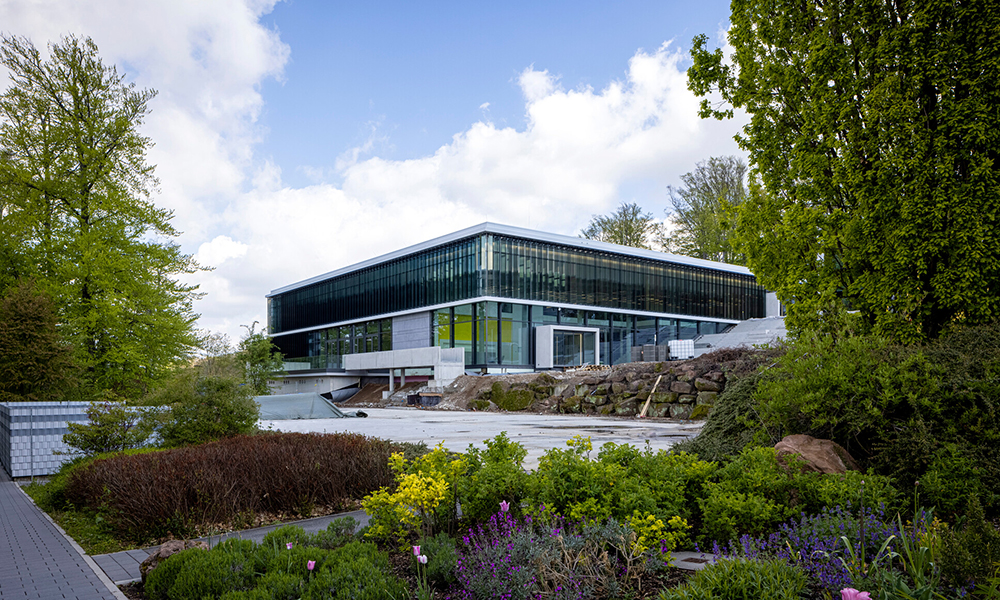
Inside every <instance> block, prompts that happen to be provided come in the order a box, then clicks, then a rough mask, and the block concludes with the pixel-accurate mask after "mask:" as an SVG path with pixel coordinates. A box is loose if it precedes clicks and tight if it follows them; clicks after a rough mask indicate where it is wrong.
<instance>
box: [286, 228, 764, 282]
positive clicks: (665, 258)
mask: <svg viewBox="0 0 1000 600" xmlns="http://www.w3.org/2000/svg"><path fill="white" fill-rule="evenodd" d="M481 233H496V234H499V235H507V236H511V237H519V238H525V239H529V240H536V241H539V242H548V243H551V244H560V245H563V246H572V247H576V248H585V249H587V250H596V251H599V252H610V253H612V254H622V255H625V256H634V257H637V258H647V259H650V260H657V261H662V262H672V263H676V264H680V265H687V266H692V267H701V268H704V269H712V270H715V271H725V272H728V273H738V274H740V275H753V273H751V272H750V269H748V268H746V267H741V266H739V265H731V264H728V263H722V262H715V261H712V260H703V259H700V258H692V257H690V256H681V255H679V254H670V253H667V252H656V251H654V250H643V249H642V248H632V247H630V246H619V245H618V244H609V243H607V242H598V241H596V240H588V239H586V238H581V237H573V236H570V235H560V234H556V233H546V232H544V231H536V230H533V229H525V228H523V227H513V226H511V225H500V224H498V223H490V222H488V221H487V222H485V223H480V224H478V225H473V226H472V227H466V228H465V229H460V230H458V231H455V232H452V233H448V234H445V235H442V236H439V237H436V238H434V239H430V240H427V241H426V242H420V243H419V244H414V245H412V246H407V247H405V248H400V249H399V250H394V251H392V252H389V253H387V254H382V255H380V256H376V257H374V258H369V259H368V260H363V261H361V262H359V263H354V264H353V265H348V266H346V267H343V268H340V269H337V270H334V271H329V272H327V273H323V274H322V275H317V276H315V277H310V278H309V279H304V280H302V281H299V282H296V283H293V284H290V285H286V286H283V287H280V288H277V289H274V290H271V293H270V294H268V295H267V296H266V297H268V298H270V297H271V296H276V295H278V294H283V293H285V292H290V291H292V290H295V289H298V288H301V287H305V286H307V285H311V284H313V283H318V282H320V281H324V280H327V279H332V278H334V277H339V276H341V275H346V274H348V273H351V272H354V271H359V270H361V269H365V268H367V267H372V266H375V265H377V264H380V263H384V262H389V261H391V260H395V259H397V258H402V257H404V256H407V255H409V254H415V253H417V252H422V251H424V250H429V249H431V248H435V247H437V246H442V245H444V244H448V243H450V242H454V241H458V240H461V239H464V238H468V237H472V236H474V235H478V234H481Z"/></svg>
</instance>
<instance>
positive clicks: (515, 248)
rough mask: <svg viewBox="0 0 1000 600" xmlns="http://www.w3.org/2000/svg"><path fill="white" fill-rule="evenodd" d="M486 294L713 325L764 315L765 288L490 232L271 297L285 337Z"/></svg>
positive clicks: (733, 277)
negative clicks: (714, 321)
mask: <svg viewBox="0 0 1000 600" xmlns="http://www.w3.org/2000/svg"><path fill="white" fill-rule="evenodd" d="M477 296H495V297H500V298H511V299H519V300H526V301H529V302H538V303H545V302H552V303H561V304H577V305H584V306H594V307H601V308H608V309H616V308H618V309H627V310H635V311H641V312H654V313H657V312H669V313H679V314H686V315H692V316H698V317H702V318H707V319H713V318H714V319H733V320H744V319H749V318H752V317H762V316H764V290H763V288H761V287H760V286H759V285H757V283H756V281H755V279H754V278H753V276H751V275H743V274H739V273H729V272H723V271H714V270H711V269H704V268H700V267H693V266H689V265H679V264H674V263H668V262H663V261H655V260H651V259H645V258H640V257H634V256H626V255H619V254H611V253H607V252H597V251H593V250H588V249H584V248H573V247H569V246H559V245H556V244H549V243H546V242H539V241H534V240H526V239H520V238H511V237H506V236H500V235H494V234H482V235H479V236H476V237H473V238H469V239H466V240H460V241H457V242H452V243H450V244H446V245H444V246H441V247H438V248H432V249H430V250H425V251H423V252H418V253H415V254H413V255H410V256H406V257H403V258H399V259H396V260H393V261H389V262H386V263H382V264H379V265H374V266H371V267H367V268H365V269H360V270H358V271H355V272H352V273H348V274H345V275H341V276H339V277H334V278H331V279H328V280H326V281H321V282H317V283H313V284H310V285H307V286H304V287H302V288H299V289H296V290H291V291H288V292H284V293H282V294H277V295H275V296H273V297H271V298H269V299H268V320H269V323H268V325H269V331H271V332H272V333H274V334H277V333H281V332H283V331H292V330H295V329H305V328H308V327H315V326H317V325H323V324H324V323H336V322H343V321H351V320H354V319H364V318H366V317H370V316H372V315H379V314H389V313H394V312H400V311H405V310H412V309H417V308H420V307H424V306H433V305H437V304H448V303H451V302H455V301H460V300H463V299H466V298H469V299H471V298H475V297H477ZM485 318H486V319H488V317H485ZM566 318H567V319H570V318H573V317H570V316H567V317H566ZM576 318H578V319H580V318H581V317H576ZM486 335H487V336H488V332H487V333H486ZM498 335H500V334H499V333H498Z"/></svg>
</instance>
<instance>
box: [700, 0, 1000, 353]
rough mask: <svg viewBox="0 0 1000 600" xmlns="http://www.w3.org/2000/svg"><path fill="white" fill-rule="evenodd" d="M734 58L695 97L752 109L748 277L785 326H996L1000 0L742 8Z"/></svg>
mask: <svg viewBox="0 0 1000 600" xmlns="http://www.w3.org/2000/svg"><path fill="white" fill-rule="evenodd" d="M727 35H728V39H729V43H730V44H731V46H732V48H733V54H732V58H731V61H729V60H727V59H726V58H725V57H724V56H723V53H722V51H721V50H715V51H714V52H710V51H709V50H708V49H707V47H706V46H707V39H706V37H705V36H700V37H698V38H695V40H694V49H693V51H692V56H693V57H694V65H693V66H692V67H691V68H690V69H689V71H688V76H689V87H690V88H691V89H692V90H693V91H694V92H695V93H697V94H699V95H702V96H708V95H710V94H711V93H713V92H714V91H716V90H717V91H718V92H719V93H720V95H721V96H720V97H721V100H722V103H723V104H726V103H727V104H728V105H729V106H723V105H720V104H714V105H713V104H712V102H710V101H709V99H708V98H706V99H705V100H703V103H702V108H701V114H702V116H703V117H709V116H713V117H716V118H726V117H729V116H732V114H733V111H732V108H733V107H736V108H741V109H743V110H744V111H746V113H748V114H749V116H750V122H749V124H748V125H746V126H745V127H744V128H743V132H742V134H741V135H740V136H739V138H738V139H739V142H740V144H741V146H742V147H743V148H744V149H746V150H747V151H748V152H749V153H750V161H751V166H752V168H753V173H754V174H755V175H756V177H758V178H759V181H760V186H758V187H755V188H753V189H752V190H751V194H750V198H749V200H748V201H747V202H744V203H743V205H742V206H741V208H740V210H739V213H738V221H737V232H738V240H739V242H740V246H741V248H742V251H744V252H745V253H746V256H747V265H748V266H749V267H750V268H751V270H752V271H754V273H755V274H756V275H757V277H758V279H759V281H760V282H761V283H762V284H763V285H764V286H766V287H768V288H769V289H772V290H775V291H776V292H777V293H778V296H779V297H780V298H781V299H782V300H783V301H784V302H785V303H786V305H787V306H788V310H789V326H790V327H792V328H799V329H801V328H803V327H810V326H813V325H816V322H817V320H818V319H822V318H823V317H824V316H828V315H832V314H834V313H836V312H838V311H842V310H856V311H858V314H860V316H861V317H862V319H863V321H864V322H865V323H867V324H868V325H870V326H871V327H873V328H874V329H875V330H876V331H878V332H881V333H887V334H890V335H892V336H893V337H896V338H897V339H902V340H916V339H922V338H927V337H935V336H937V335H938V334H939V332H940V331H941V330H942V329H943V328H944V327H946V326H947V325H949V324H951V323H980V322H985V321H989V320H992V319H996V318H997V317H998V316H1000V293H998V282H1000V243H998V242H1000V201H998V199H1000V111H998V110H997V107H998V106H1000V78H998V77H997V76H996V73H997V72H998V71H1000V11H998V10H997V7H996V3H995V2H993V1H992V0H968V1H962V2H957V1H955V0H921V1H919V2H918V1H914V0H903V1H898V2H885V1H883V0H856V1H853V2H843V1H834V2H826V1H824V2H819V1H817V0H804V1H796V2H792V1H789V0H776V1H768V2H764V1H762V0H734V1H733V3H732V17H731V27H730V29H729V31H728V34H727Z"/></svg>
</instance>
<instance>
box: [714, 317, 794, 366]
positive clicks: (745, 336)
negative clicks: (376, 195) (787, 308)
mask: <svg viewBox="0 0 1000 600" xmlns="http://www.w3.org/2000/svg"><path fill="white" fill-rule="evenodd" d="M787 336H788V331H787V330H786V329H785V318H784V317H766V318H763V319H749V320H747V321H743V322H742V323H739V324H737V325H736V326H735V327H733V328H732V329H730V330H729V331H727V332H726V333H716V334H712V335H703V336H701V337H699V338H697V339H695V343H694V354H695V356H701V355H702V354H707V353H709V352H712V351H714V350H718V349H720V348H739V347H740V346H747V347H750V346H761V345H764V344H772V343H774V342H777V341H778V340H781V339H784V338H785V337H787Z"/></svg>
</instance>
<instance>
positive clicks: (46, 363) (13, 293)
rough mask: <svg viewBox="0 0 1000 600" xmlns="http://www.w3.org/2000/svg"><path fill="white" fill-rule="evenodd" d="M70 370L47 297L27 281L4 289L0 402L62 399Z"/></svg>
mask: <svg viewBox="0 0 1000 600" xmlns="http://www.w3.org/2000/svg"><path fill="white" fill-rule="evenodd" d="M76 374H77V373H76V365H75V364H74V363H73V353H72V350H71V349H70V347H69V345H68V344H66V343H65V342H64V341H63V339H62V337H61V336H60V335H59V332H58V331H57V329H56V314H55V310H54V307H53V305H52V300H51V299H50V298H49V297H48V296H47V295H46V294H44V293H42V292H40V291H39V290H38V289H37V287H36V286H35V283H34V282H33V281H21V282H19V283H18V284H17V285H15V286H13V287H11V288H9V289H8V290H7V293H6V295H4V297H3V298H2V299H0V402H42V401H59V400H65V399H66V398H67V397H68V396H70V395H71V393H72V392H73V391H74V390H75V388H76V383H77V381H76Z"/></svg>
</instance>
